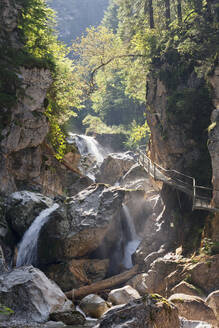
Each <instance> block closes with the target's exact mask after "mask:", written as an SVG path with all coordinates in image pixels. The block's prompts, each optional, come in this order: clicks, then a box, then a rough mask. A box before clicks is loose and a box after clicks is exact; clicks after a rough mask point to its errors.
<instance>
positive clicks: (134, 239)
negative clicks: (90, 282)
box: [122, 204, 141, 269]
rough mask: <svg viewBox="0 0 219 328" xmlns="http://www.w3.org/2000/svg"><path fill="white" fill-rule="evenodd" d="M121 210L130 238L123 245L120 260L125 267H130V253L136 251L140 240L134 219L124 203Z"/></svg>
mask: <svg viewBox="0 0 219 328" xmlns="http://www.w3.org/2000/svg"><path fill="white" fill-rule="evenodd" d="M123 212H124V214H125V217H126V221H127V224H128V228H129V232H130V240H129V241H128V242H127V244H126V245H125V250H124V258H123V261H122V262H123V265H124V267H125V268H126V269H130V268H131V267H132V254H133V253H134V252H135V251H136V249H137V247H138V245H139V244H140V242H141V240H140V238H139V237H138V235H137V233H136V230H135V225H134V221H133V218H132V216H131V214H130V211H129V209H128V207H127V206H126V205H124V204H123Z"/></svg>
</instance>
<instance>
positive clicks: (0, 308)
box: [0, 304, 14, 318]
mask: <svg viewBox="0 0 219 328" xmlns="http://www.w3.org/2000/svg"><path fill="white" fill-rule="evenodd" d="M13 313H14V311H13V310H12V309H10V308H9V307H7V306H4V305H2V304H0V318H1V315H8V316H10V315H12V314H13Z"/></svg>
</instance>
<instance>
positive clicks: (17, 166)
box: [0, 0, 79, 194]
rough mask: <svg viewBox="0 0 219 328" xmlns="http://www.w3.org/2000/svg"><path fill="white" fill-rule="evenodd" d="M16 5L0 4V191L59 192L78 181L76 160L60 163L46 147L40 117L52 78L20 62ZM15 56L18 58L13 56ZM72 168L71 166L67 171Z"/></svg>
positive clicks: (46, 127)
mask: <svg viewBox="0 0 219 328" xmlns="http://www.w3.org/2000/svg"><path fill="white" fill-rule="evenodd" d="M20 13H21V7H20V5H18V1H17V2H16V1H15V2H14V1H11V0H3V1H1V3H0V47H1V51H0V70H1V76H0V107H1V109H0V180H1V184H0V193H2V194H10V193H11V192H13V191H16V190H18V189H32V190H38V191H42V192H45V193H47V194H57V193H58V194H62V193H63V192H64V190H68V189H69V188H70V187H71V184H72V182H75V181H76V180H78V179H79V175H78V174H76V173H74V164H75V163H76V162H77V161H78V159H77V158H76V157H77V156H76V157H75V156H73V159H72V162H71V163H69V166H70V170H69V168H68V167H67V166H64V165H60V163H59V161H57V160H56V159H55V158H54V153H53V152H51V150H48V147H46V143H45V140H46V137H47V134H48V132H49V123H48V120H47V118H46V116H45V114H44V112H45V109H46V103H47V101H46V95H47V91H48V89H49V87H50V86H51V84H52V82H53V80H52V74H51V72H50V71H49V70H48V69H47V68H43V66H42V65H40V66H39V65H37V64H35V63H34V61H33V62H31V64H30V63H29V62H28V66H25V65H26V62H25V60H23V62H24V64H23V65H21V64H20V61H19V60H20V59H19V60H18V61H16V53H19V54H18V55H17V56H18V57H19V56H21V54H22V55H23V53H22V51H21V50H22V49H23V46H24V45H23V43H22V37H21V32H20V30H19V29H18V27H17V26H18V20H19V15H20ZM19 58H20V57H19ZM72 166H73V167H72Z"/></svg>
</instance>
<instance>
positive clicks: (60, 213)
mask: <svg viewBox="0 0 219 328" xmlns="http://www.w3.org/2000/svg"><path fill="white" fill-rule="evenodd" d="M124 196H125V190H122V189H118V188H115V187H112V188H109V187H107V186H105V185H98V184H97V185H92V186H90V187H88V188H87V189H85V190H83V191H81V192H80V193H79V194H77V195H76V196H74V197H72V198H69V199H68V200H67V204H66V206H65V207H63V208H61V209H58V210H57V211H55V212H53V215H52V216H51V217H50V219H49V220H48V221H47V223H46V224H45V225H44V226H43V228H42V229H41V233H40V236H39V241H38V260H39V263H40V265H47V264H52V263H57V262H63V260H71V259H72V258H76V257H77V258H78V257H82V256H84V255H88V254H90V253H92V251H94V250H95V249H97V248H98V247H99V246H101V248H102V251H103V252H104V251H105V256H103V258H107V257H108V256H107V255H108V254H109V252H111V251H112V248H113V247H114V246H115V244H116V242H117V239H118V238H119V237H118V232H121V222H120V211H121V207H122V202H123V198H124Z"/></svg>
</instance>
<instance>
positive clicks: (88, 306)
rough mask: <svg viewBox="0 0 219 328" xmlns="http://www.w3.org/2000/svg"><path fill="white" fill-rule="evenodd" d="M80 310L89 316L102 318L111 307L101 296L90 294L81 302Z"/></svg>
mask: <svg viewBox="0 0 219 328" xmlns="http://www.w3.org/2000/svg"><path fill="white" fill-rule="evenodd" d="M80 308H81V309H82V310H83V311H84V313H85V314H87V315H88V316H91V317H93V318H100V317H101V316H102V315H103V314H104V313H105V312H106V311H107V310H108V309H109V305H108V304H107V303H106V302H105V301H104V299H102V298H101V297H100V296H98V295H95V294H90V295H87V296H86V297H84V298H83V299H82V300H81V302H80Z"/></svg>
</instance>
